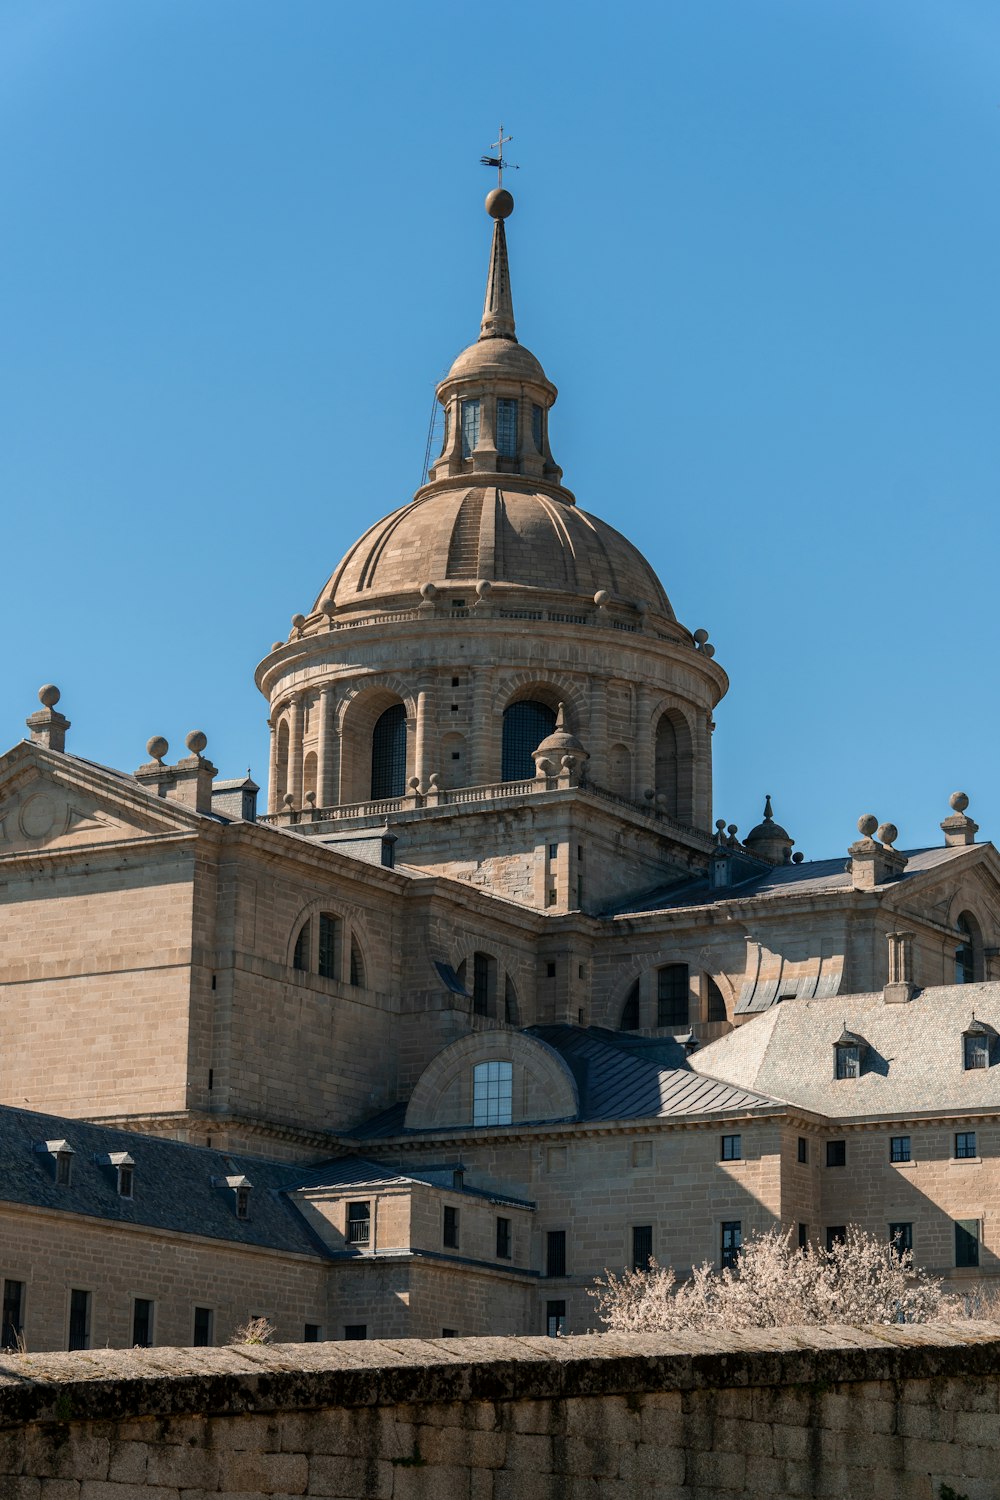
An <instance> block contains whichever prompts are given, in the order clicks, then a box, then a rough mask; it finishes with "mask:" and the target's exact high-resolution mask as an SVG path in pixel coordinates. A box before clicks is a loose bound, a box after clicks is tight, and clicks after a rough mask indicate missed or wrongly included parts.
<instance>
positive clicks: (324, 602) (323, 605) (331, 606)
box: [319, 595, 337, 616]
mask: <svg viewBox="0 0 1000 1500" xmlns="http://www.w3.org/2000/svg"><path fill="white" fill-rule="evenodd" d="M319 607H320V609H321V610H322V611H323V613H324V614H325V615H328V616H329V615H332V614H334V613H335V611H336V608H337V601H336V600H335V599H331V598H330V596H329V595H327V597H326V598H325V599H321V600H320V601H319Z"/></svg>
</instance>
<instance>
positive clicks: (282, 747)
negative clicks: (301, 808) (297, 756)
mask: <svg viewBox="0 0 1000 1500" xmlns="http://www.w3.org/2000/svg"><path fill="white" fill-rule="evenodd" d="M275 787H276V790H277V794H278V806H277V807H269V808H268V812H271V813H275V812H279V811H280V809H281V801H282V798H283V797H284V795H285V793H286V792H287V791H288V720H287V719H282V720H281V722H280V724H279V725H278V743H277V748H276V751H275Z"/></svg>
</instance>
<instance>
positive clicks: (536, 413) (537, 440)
mask: <svg viewBox="0 0 1000 1500" xmlns="http://www.w3.org/2000/svg"><path fill="white" fill-rule="evenodd" d="M531 436H532V439H533V441H534V444H535V447H536V448H537V449H538V451H539V453H541V451H542V408H541V407H540V406H532V408H531Z"/></svg>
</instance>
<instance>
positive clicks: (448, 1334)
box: [441, 1328, 458, 1339]
mask: <svg viewBox="0 0 1000 1500" xmlns="http://www.w3.org/2000/svg"><path fill="white" fill-rule="evenodd" d="M441 1337H442V1338H443V1339H457V1338H458V1329H457V1328H442V1330H441Z"/></svg>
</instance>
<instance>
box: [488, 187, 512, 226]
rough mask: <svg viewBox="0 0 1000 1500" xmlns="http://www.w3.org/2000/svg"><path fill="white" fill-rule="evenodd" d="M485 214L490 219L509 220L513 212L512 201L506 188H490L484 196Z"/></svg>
mask: <svg viewBox="0 0 1000 1500" xmlns="http://www.w3.org/2000/svg"><path fill="white" fill-rule="evenodd" d="M486 212H487V213H488V214H489V216H490V218H491V219H509V218H510V216H511V214H512V213H513V212H514V199H513V197H512V196H511V194H510V193H508V191H507V189H506V188H502V187H495V188H491V189H490V191H489V192H488V193H487V194H486Z"/></svg>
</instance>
